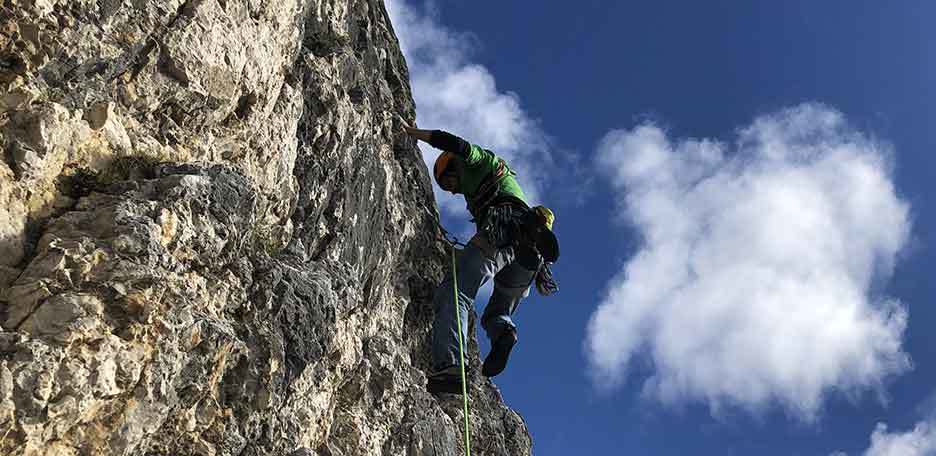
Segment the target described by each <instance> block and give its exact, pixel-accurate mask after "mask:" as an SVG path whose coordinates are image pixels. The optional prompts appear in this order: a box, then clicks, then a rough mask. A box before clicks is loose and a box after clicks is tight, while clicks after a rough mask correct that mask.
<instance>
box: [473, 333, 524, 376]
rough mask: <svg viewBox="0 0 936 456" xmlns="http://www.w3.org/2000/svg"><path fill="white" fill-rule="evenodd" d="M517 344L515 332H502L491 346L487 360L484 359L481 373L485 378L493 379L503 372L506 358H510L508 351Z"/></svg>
mask: <svg viewBox="0 0 936 456" xmlns="http://www.w3.org/2000/svg"><path fill="white" fill-rule="evenodd" d="M516 343H517V330H516V329H513V328H510V329H505V330H504V332H503V333H502V334H501V335H500V337H498V338H497V340H496V341H494V343H493V344H491V351H490V353H488V355H487V358H484V366H483V367H482V368H481V373H482V374H484V376H485V377H493V376H495V375H497V374H499V373H501V372H503V371H504V368H505V367H507V358H508V357H510V350H512V349H513V346H514V345H515V344H516Z"/></svg>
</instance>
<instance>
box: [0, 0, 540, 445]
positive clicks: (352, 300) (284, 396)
mask: <svg viewBox="0 0 936 456" xmlns="http://www.w3.org/2000/svg"><path fill="white" fill-rule="evenodd" d="M0 4H2V7H0V8H2V9H0V147H2V150H3V160H2V162H0V325H2V332H0V453H2V454H10V455H99V454H100V455H104V454H107V455H111V454H113V455H162V454H165V455H189V454H191V455H287V454H292V453H295V454H314V455H321V456H325V455H331V456H339V455H372V454H380V455H410V456H417V455H458V454H463V449H462V448H461V434H460V432H461V431H460V425H461V423H462V418H463V417H462V415H461V408H460V407H461V402H460V400H459V399H457V398H456V399H452V398H447V399H446V398H443V399H438V398H435V397H433V396H431V395H429V394H428V393H426V392H425V387H424V385H425V380H426V379H425V372H426V369H427V367H428V352H429V350H428V338H429V331H430V321H431V316H432V312H433V310H432V308H431V295H432V293H433V289H434V285H435V283H436V282H437V281H438V280H439V279H440V278H441V275H442V273H443V272H444V268H445V267H446V265H447V264H448V257H447V252H446V250H445V248H446V246H445V244H444V243H442V242H440V241H439V230H438V228H437V226H436V220H437V218H438V212H437V209H436V206H435V202H434V199H433V195H432V188H431V185H430V181H429V177H428V174H427V171H426V169H425V166H424V164H423V162H422V159H421V156H420V154H419V152H418V150H416V149H415V145H414V144H413V143H412V141H410V140H408V139H407V138H405V136H403V135H402V134H401V128H400V127H401V125H402V124H403V123H413V122H414V116H415V114H414V107H413V102H412V98H411V95H410V91H409V90H410V89H409V82H408V81H409V77H408V74H407V70H406V64H405V62H404V60H403V57H402V55H401V53H400V50H399V47H398V44H397V41H396V38H395V36H394V34H393V29H392V26H391V24H390V21H389V19H388V16H387V13H386V11H385V9H384V6H383V4H382V3H381V2H380V1H379V0H346V1H337V0H266V1H260V0H154V1H142V0H2V1H0ZM473 334H474V333H472V339H471V356H470V357H469V358H470V359H471V364H472V367H473V369H472V372H474V374H472V376H471V381H470V383H471V384H470V390H471V391H470V398H471V407H472V410H471V417H470V418H471V425H472V435H473V439H472V446H473V448H472V450H473V453H474V454H478V455H526V454H530V446H531V442H530V437H529V434H528V433H527V429H526V426H525V424H524V422H523V420H522V419H521V418H520V417H519V415H517V414H516V413H514V412H513V411H512V410H510V409H509V408H507V407H506V406H504V404H503V403H502V401H501V398H500V395H499V393H498V392H497V389H496V388H495V387H494V386H493V385H492V384H491V383H490V382H488V381H487V380H485V379H483V378H482V377H479V376H478V375H477V372H479V371H480V369H479V368H478V354H477V344H476V340H475V339H474V337H473ZM297 450H298V451H297Z"/></svg>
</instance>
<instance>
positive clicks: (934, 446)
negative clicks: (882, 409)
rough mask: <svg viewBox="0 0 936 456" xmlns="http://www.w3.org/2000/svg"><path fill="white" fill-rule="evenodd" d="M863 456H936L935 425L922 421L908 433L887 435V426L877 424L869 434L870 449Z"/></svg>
mask: <svg viewBox="0 0 936 456" xmlns="http://www.w3.org/2000/svg"><path fill="white" fill-rule="evenodd" d="M864 454H865V456H933V455H936V423H933V422H929V421H923V422H920V423H917V425H916V427H915V428H914V429H913V430H912V431H909V432H904V433H889V432H887V425H885V424H884V423H878V425H877V428H876V429H875V430H874V433H873V434H871V447H870V448H868V450H867V451H865V453H864Z"/></svg>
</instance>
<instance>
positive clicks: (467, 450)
mask: <svg viewBox="0 0 936 456" xmlns="http://www.w3.org/2000/svg"><path fill="white" fill-rule="evenodd" d="M456 252H457V250H456V249H455V244H454V243H452V289H453V290H455V293H454V294H455V318H456V320H457V321H458V356H459V358H460V359H461V384H462V399H464V403H465V454H466V455H467V456H471V439H470V436H469V433H468V429H469V428H468V381H467V379H466V378H465V343H464V340H463V337H462V326H461V306H460V305H459V304H458V271H457V270H456V269H455V256H456Z"/></svg>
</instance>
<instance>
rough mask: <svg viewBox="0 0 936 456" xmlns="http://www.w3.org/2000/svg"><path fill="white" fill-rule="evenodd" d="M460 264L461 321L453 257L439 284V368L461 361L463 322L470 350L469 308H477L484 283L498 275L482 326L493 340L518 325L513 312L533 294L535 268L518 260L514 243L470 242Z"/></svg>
mask: <svg viewBox="0 0 936 456" xmlns="http://www.w3.org/2000/svg"><path fill="white" fill-rule="evenodd" d="M482 245H486V244H484V243H482ZM456 264H457V270H458V304H459V305H460V306H461V310H460V313H461V321H459V320H458V318H457V317H456V315H455V314H456V312H455V293H454V291H453V290H452V271H451V259H450V260H449V265H448V269H449V270H448V273H446V276H445V279H444V280H443V281H442V283H441V284H439V287H438V288H436V292H435V296H434V298H433V305H434V307H435V320H434V321H433V322H432V364H433V368H434V369H435V370H436V371H438V370H442V369H445V368H447V367H450V366H458V365H459V355H458V327H459V325H460V326H461V328H462V334H463V335H464V337H465V344H466V350H467V340H468V339H467V338H468V312H469V311H471V309H473V308H474V300H475V297H476V296H477V294H478V289H479V288H481V286H482V285H484V284H485V283H487V282H488V281H489V280H491V279H494V292H493V293H492V294H491V299H490V300H489V301H488V304H487V306H486V307H485V308H484V314H483V315H482V317H481V326H482V327H483V328H484V331H485V332H486V333H487V336H488V338H489V339H490V340H491V341H492V342H493V341H495V340H497V338H498V336H500V335H501V333H502V332H503V331H504V330H505V329H507V328H514V329H515V328H516V325H514V322H513V320H511V318H510V316H511V315H512V314H513V313H514V311H516V309H517V306H519V305H520V301H521V300H522V299H523V298H525V297H527V296H528V295H529V293H530V292H529V290H530V284H531V283H532V282H533V277H534V274H535V271H530V270H528V269H525V268H523V267H522V266H520V265H519V264H517V263H516V262H515V261H514V252H513V248H512V247H507V248H504V249H500V250H494V249H490V248H481V247H479V246H478V245H476V242H470V243H468V246H467V247H465V249H464V250H462V251H461V252H460V254H459V255H458V259H457V260H456Z"/></svg>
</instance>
